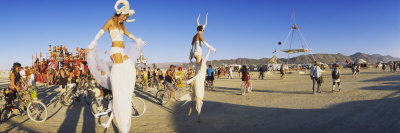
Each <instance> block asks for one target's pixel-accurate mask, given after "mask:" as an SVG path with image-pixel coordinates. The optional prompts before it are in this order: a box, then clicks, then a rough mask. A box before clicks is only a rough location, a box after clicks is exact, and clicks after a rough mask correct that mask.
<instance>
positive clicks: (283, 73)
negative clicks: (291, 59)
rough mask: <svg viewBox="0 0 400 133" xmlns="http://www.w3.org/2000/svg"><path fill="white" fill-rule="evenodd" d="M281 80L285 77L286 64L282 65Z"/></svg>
mask: <svg viewBox="0 0 400 133" xmlns="http://www.w3.org/2000/svg"><path fill="white" fill-rule="evenodd" d="M280 71H281V80H283V77H284V76H285V65H284V64H282V65H281V70H280Z"/></svg>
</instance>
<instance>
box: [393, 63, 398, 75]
mask: <svg viewBox="0 0 400 133" xmlns="http://www.w3.org/2000/svg"><path fill="white" fill-rule="evenodd" d="M396 71H397V64H396V63H393V73H396Z"/></svg>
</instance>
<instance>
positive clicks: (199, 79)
mask: <svg viewBox="0 0 400 133" xmlns="http://www.w3.org/2000/svg"><path fill="white" fill-rule="evenodd" d="M211 50H213V51H216V50H215V49H214V48H212V47H210V49H209V50H208V53H207V55H206V58H205V59H204V60H203V61H202V62H201V65H200V66H198V67H196V71H195V76H194V77H193V78H192V79H190V80H188V81H187V84H190V83H192V82H194V88H193V89H194V90H193V91H192V92H191V93H189V94H186V95H184V96H182V97H181V98H180V100H181V101H186V102H185V103H184V104H186V103H187V102H189V101H196V110H197V113H198V115H199V116H200V113H201V108H202V106H203V98H204V80H205V79H206V76H205V75H206V72H207V65H206V63H207V60H208V57H209V55H210V51H211ZM200 51H201V48H200Z"/></svg>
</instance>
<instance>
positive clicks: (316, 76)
mask: <svg viewBox="0 0 400 133" xmlns="http://www.w3.org/2000/svg"><path fill="white" fill-rule="evenodd" d="M313 64H314V65H313V66H312V67H311V69H310V77H311V79H312V81H313V87H312V89H313V93H314V95H315V94H316V92H320V91H319V87H320V83H321V79H320V77H321V72H322V70H321V68H320V67H319V66H318V62H317V61H314V63H313ZM315 82H317V84H318V89H317V90H315Z"/></svg>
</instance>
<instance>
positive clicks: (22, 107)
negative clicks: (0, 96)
mask: <svg viewBox="0 0 400 133" xmlns="http://www.w3.org/2000/svg"><path fill="white" fill-rule="evenodd" d="M3 93H4V94H5V95H6V99H14V98H15V97H16V95H18V96H19V97H20V98H21V101H20V103H19V107H16V106H15V102H14V100H7V102H6V103H5V104H4V107H3V108H2V109H1V112H0V119H1V120H2V121H5V120H8V119H10V118H11V115H12V114H13V112H14V110H18V111H19V114H20V115H22V113H21V112H22V111H24V112H25V113H27V114H28V117H29V119H31V120H32V121H34V122H38V123H40V122H44V121H45V120H46V119H47V108H46V106H45V105H44V103H42V102H41V101H38V100H37V93H36V88H32V87H26V89H24V91H23V92H22V94H19V93H17V94H15V95H13V93H12V92H11V91H10V90H6V89H4V90H3Z"/></svg>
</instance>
